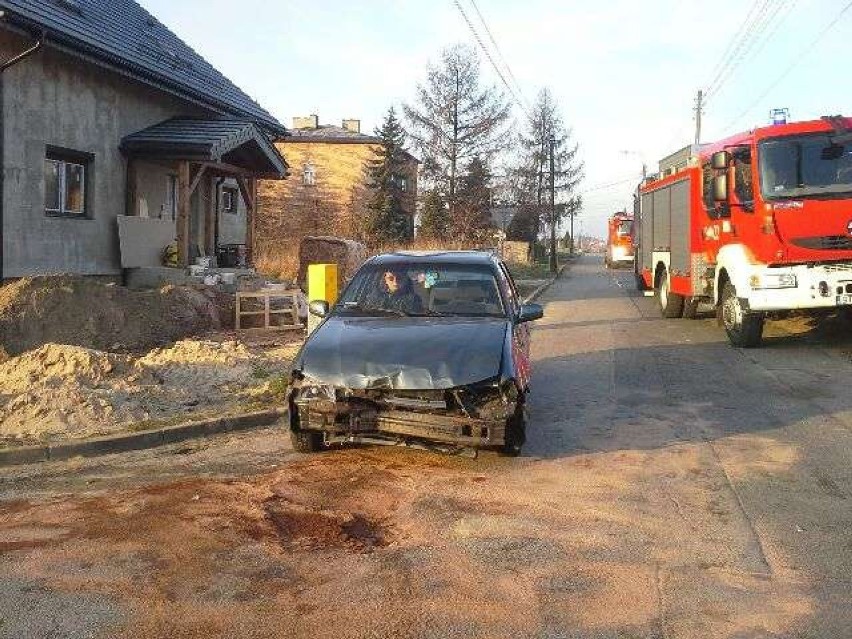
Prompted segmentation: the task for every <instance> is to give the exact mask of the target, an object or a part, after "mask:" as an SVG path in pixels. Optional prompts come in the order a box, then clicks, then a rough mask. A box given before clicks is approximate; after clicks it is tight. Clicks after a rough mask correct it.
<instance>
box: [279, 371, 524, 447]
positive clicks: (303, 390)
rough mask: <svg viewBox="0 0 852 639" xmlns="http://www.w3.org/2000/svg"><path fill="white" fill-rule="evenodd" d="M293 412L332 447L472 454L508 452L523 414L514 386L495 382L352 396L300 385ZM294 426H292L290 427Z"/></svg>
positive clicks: (303, 426)
mask: <svg viewBox="0 0 852 639" xmlns="http://www.w3.org/2000/svg"><path fill="white" fill-rule="evenodd" d="M290 409H291V411H297V414H298V420H297V423H298V428H299V429H300V430H305V431H320V432H322V433H324V435H325V439H326V441H327V442H334V441H347V440H350V441H358V440H361V439H384V440H388V441H390V442H396V443H404V442H408V441H425V442H433V443H440V444H450V445H455V446H463V447H469V448H492V447H500V446H503V445H504V443H505V441H506V425H507V422H508V420H509V419H511V417H512V416H513V415H514V414H515V413H516V411H517V410H518V394H517V391H516V390H515V387H514V384H513V383H511V384H505V385H504V386H503V387H502V388H501V386H500V385H499V384H498V383H496V382H494V383H491V384H483V385H481V386H477V387H464V388H456V389H449V390H429V391H397V390H390V389H387V390H379V389H367V390H349V389H341V388H332V387H327V386H326V387H323V386H321V385H316V384H313V385H311V384H310V383H307V382H304V381H298V380H295V381H294V384H293V385H292V386H291V391H290ZM292 423H293V421H292V420H291V424H292Z"/></svg>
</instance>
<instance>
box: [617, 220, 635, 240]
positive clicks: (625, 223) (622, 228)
mask: <svg viewBox="0 0 852 639" xmlns="http://www.w3.org/2000/svg"><path fill="white" fill-rule="evenodd" d="M631 231H633V220H621V221H620V222H619V223H618V230H617V231H616V232H617V233H618V235H619V236H620V237H625V236H627V235H630V233H631Z"/></svg>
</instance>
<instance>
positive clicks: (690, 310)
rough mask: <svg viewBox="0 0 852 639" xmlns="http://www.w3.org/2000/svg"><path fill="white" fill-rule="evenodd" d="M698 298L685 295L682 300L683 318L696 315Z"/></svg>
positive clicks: (691, 317)
mask: <svg viewBox="0 0 852 639" xmlns="http://www.w3.org/2000/svg"><path fill="white" fill-rule="evenodd" d="M698 301H699V300H698V298H697V297H687V298H686V299H684V300H683V318H684V319H695V318H696V317H698Z"/></svg>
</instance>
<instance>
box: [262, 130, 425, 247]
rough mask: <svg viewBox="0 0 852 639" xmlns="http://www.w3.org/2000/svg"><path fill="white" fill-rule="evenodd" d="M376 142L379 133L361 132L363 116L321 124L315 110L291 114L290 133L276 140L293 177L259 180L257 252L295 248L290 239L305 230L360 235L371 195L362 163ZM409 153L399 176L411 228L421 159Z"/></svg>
mask: <svg viewBox="0 0 852 639" xmlns="http://www.w3.org/2000/svg"><path fill="white" fill-rule="evenodd" d="M378 144H379V138H377V137H375V136H372V135H366V134H364V133H361V122H360V120H343V123H342V126H332V125H321V124H320V123H319V118H318V117H317V116H316V115H311V116H308V117H298V118H293V127H292V129H290V130H289V131H288V135H287V136H286V137H279V138H278V139H277V140H276V142H275V146H276V147H277V148H278V151H279V152H280V153H281V154H282V155H284V156H285V157H286V158H287V162H288V164H289V166H290V173H291V176H290V178H289V179H287V180H285V181H267V180H262V181H261V182H260V184H259V191H258V199H259V214H258V220H257V246H258V249H259V251H260V252H264V251H266V252H267V253H272V254H276V253H280V252H281V251H282V250H284V251H289V250H292V248H291V247H292V246H293V244H292V242H293V241H298V240H300V239H301V238H302V237H304V236H306V235H336V236H338V237H347V238H358V237H359V228H360V226H359V221H360V218H361V217H362V216H363V215H364V212H365V209H366V202H367V196H368V191H367V179H366V176H365V172H364V165H365V163H366V162H367V161H368V160H371V159H373V158H374V157H375V154H376V151H377V147H378ZM406 156H407V158H408V160H409V161H408V162H407V165H406V168H405V170H404V171H403V172H402V174H401V175H400V176H398V179H399V181H400V184H401V185H402V187H403V190H404V192H405V198H404V206H405V208H406V212H407V213H408V214H409V216H410V219H411V228H412V231H413V229H414V214H415V209H416V203H417V167H418V164H419V161H418V160H417V158H415V157H414V156H412V155H410V154H408V153H406ZM282 240H284V241H286V243H282Z"/></svg>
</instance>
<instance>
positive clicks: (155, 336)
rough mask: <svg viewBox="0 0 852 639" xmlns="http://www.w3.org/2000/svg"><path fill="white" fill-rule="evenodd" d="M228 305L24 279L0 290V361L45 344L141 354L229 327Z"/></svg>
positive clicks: (166, 291) (82, 281)
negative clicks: (4, 357)
mask: <svg viewBox="0 0 852 639" xmlns="http://www.w3.org/2000/svg"><path fill="white" fill-rule="evenodd" d="M231 298H232V296H229V295H226V294H223V293H219V292H216V291H215V290H213V289H194V288H189V287H175V286H166V287H163V288H162V289H159V290H153V291H132V290H130V289H127V288H125V287H122V286H116V285H114V284H107V283H104V282H101V281H97V280H94V279H92V278H84V277H77V276H71V275H58V276H48V277H28V278H23V279H21V280H17V281H15V282H12V283H10V284H7V285H4V286H0V347H2V348H3V350H5V352H6V354H7V355H17V354H20V353H23V352H24V351H27V350H29V349H32V348H37V347H38V346H40V345H42V344H46V343H55V344H70V345H75V346H82V347H84V348H94V349H100V350H112V351H119V350H120V351H141V350H144V349H148V348H151V347H153V346H157V345H162V344H168V343H171V342H174V341H175V340H177V339H181V338H183V337H187V336H189V335H195V334H198V333H201V332H205V331H210V330H215V329H218V328H222V327H223V326H228V325H229V323H230V322H232V321H233V311H232V309H233V302H232V300H231ZM2 359H3V357H2V354H0V360H2Z"/></svg>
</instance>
